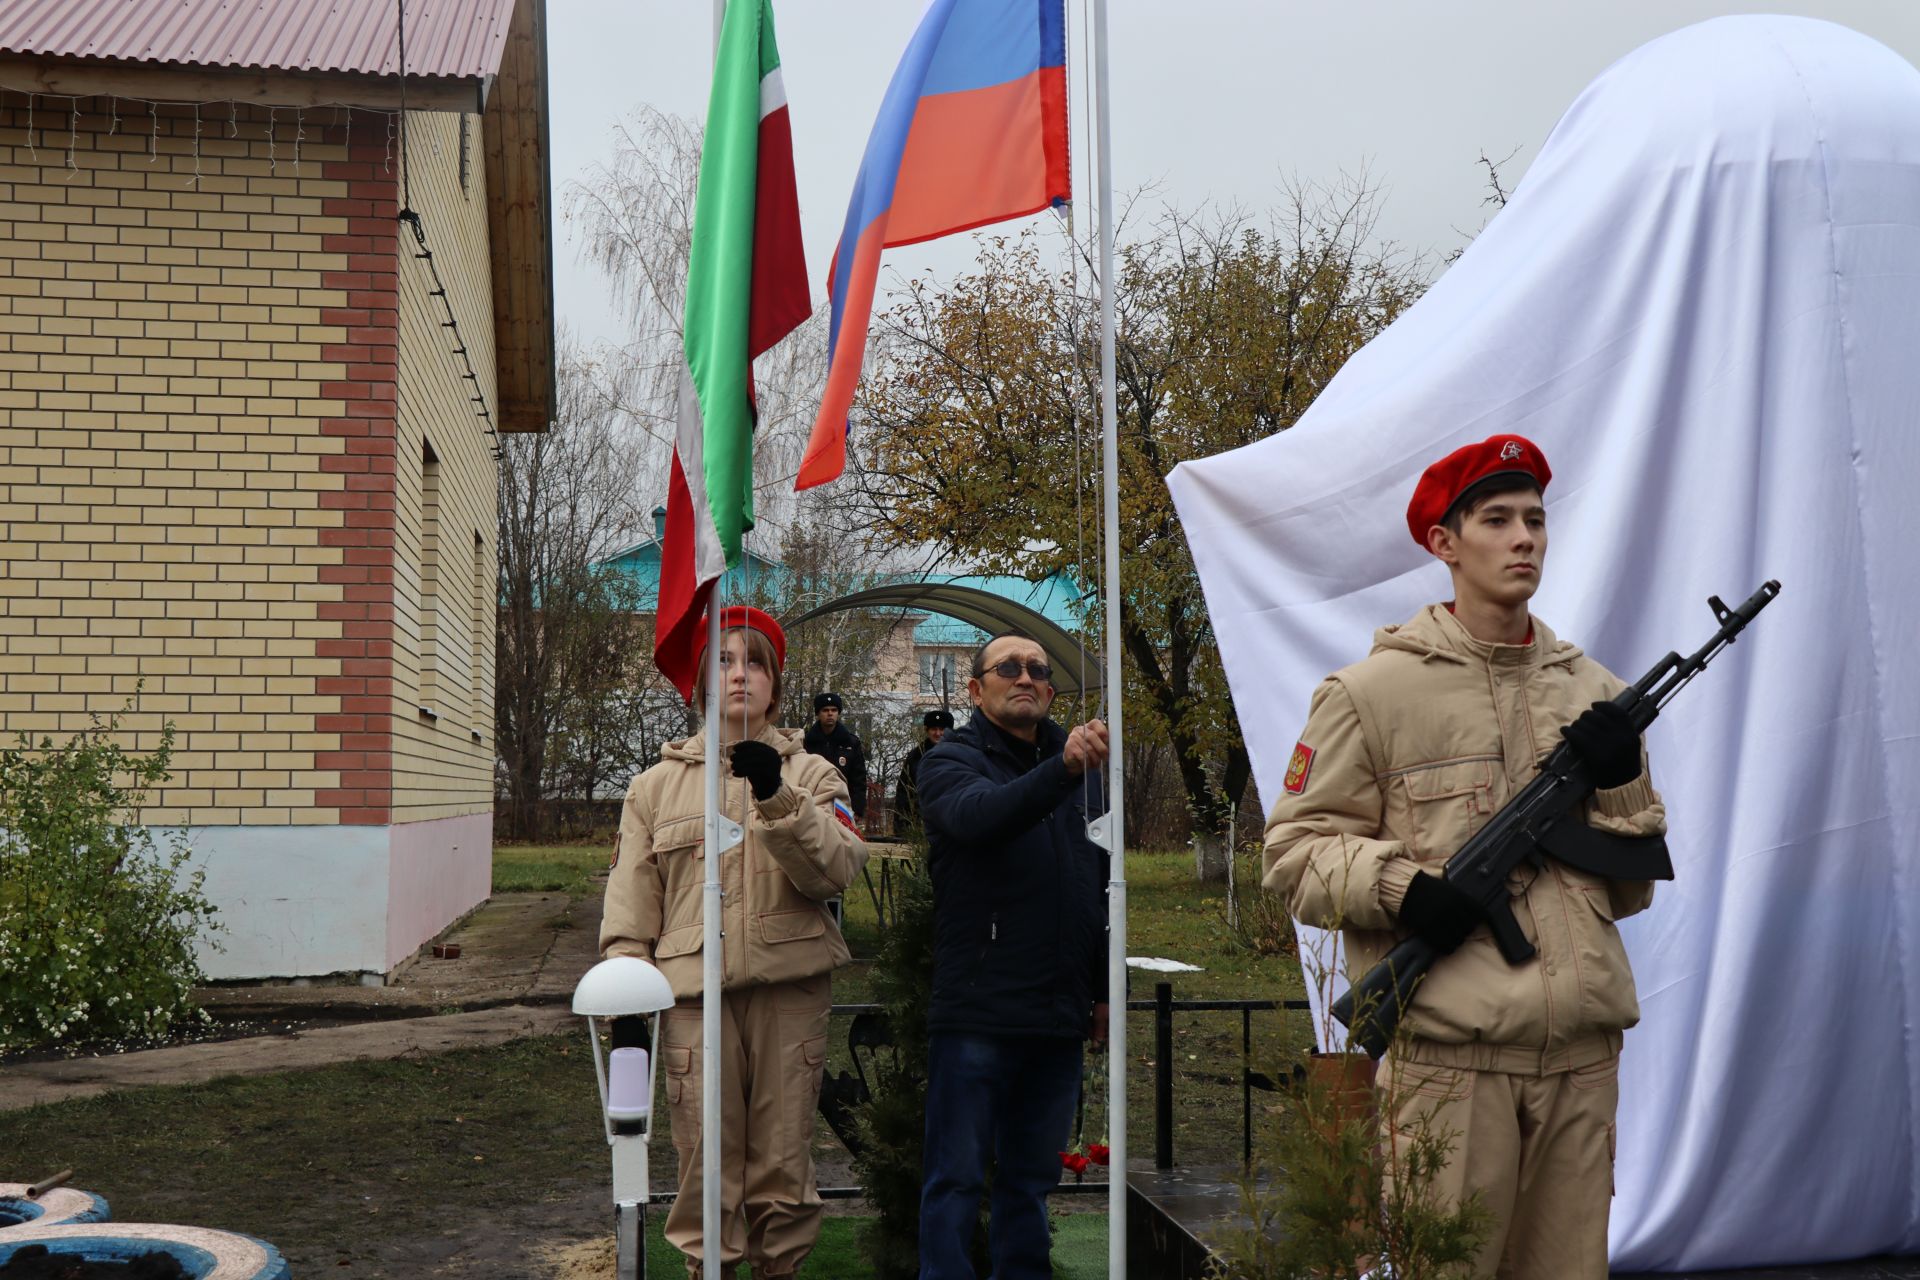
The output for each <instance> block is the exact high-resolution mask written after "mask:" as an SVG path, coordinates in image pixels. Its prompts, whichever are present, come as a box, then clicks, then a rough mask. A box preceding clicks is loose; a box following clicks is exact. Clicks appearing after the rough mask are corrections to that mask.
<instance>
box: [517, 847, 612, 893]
mask: <svg viewBox="0 0 1920 1280" xmlns="http://www.w3.org/2000/svg"><path fill="white" fill-rule="evenodd" d="M612 856H613V842H612V841H610V840H609V841H607V842H605V843H592V844H496V845H494V846H493V891H494V892H495V893H555V892H561V891H564V892H567V893H571V894H574V895H576V896H580V895H585V894H599V893H601V892H602V891H603V889H604V887H605V884H606V879H605V877H606V874H607V862H608V860H609V859H610V858H611V857H612ZM596 876H598V877H600V879H599V880H597V881H596V880H595V878H594V877H596Z"/></svg>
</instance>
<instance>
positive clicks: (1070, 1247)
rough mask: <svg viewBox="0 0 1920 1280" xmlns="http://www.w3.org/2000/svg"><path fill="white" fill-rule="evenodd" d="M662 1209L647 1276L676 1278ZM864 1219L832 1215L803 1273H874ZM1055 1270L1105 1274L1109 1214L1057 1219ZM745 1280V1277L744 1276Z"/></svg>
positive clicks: (851, 1276)
mask: <svg viewBox="0 0 1920 1280" xmlns="http://www.w3.org/2000/svg"><path fill="white" fill-rule="evenodd" d="M665 1220H666V1212H665V1210H664V1209H655V1210H654V1211H653V1212H652V1213H651V1214H650V1215H648V1218H647V1274H648V1275H650V1276H664V1277H674V1278H676V1280H677V1277H679V1276H680V1275H681V1274H682V1272H683V1271H684V1270H685V1267H686V1263H685V1262H683V1261H682V1260H681V1257H680V1251H679V1250H677V1249H675V1248H674V1247H673V1246H672V1245H670V1244H668V1243H667V1242H666V1239H665V1237H663V1236H662V1235H661V1234H660V1232H661V1224H662V1223H663V1222H664V1221H665ZM863 1222H864V1219H861V1218H852V1217H847V1218H828V1219H827V1221H826V1225H825V1226H824V1227H823V1228H822V1229H821V1231H820V1243H819V1244H818V1245H816V1246H815V1247H814V1250H813V1254H812V1256H811V1257H809V1258H808V1259H807V1264H806V1266H804V1267H802V1268H801V1270H800V1274H801V1275H803V1276H820V1277H823V1278H824V1277H832V1278H833V1280H842V1278H844V1280H865V1278H866V1277H869V1276H871V1275H873V1269H872V1268H871V1267H869V1266H868V1265H867V1260H866V1258H865V1257H864V1256H863V1255H862V1254H861V1252H860V1240H859V1234H860V1227H861V1225H862V1223H863ZM1053 1224H1054V1232H1053V1274H1054V1276H1055V1280H1092V1278H1093V1277H1096V1276H1105V1275H1106V1274H1107V1215H1106V1214H1104V1213H1072V1214H1066V1215H1064V1216H1061V1217H1056V1218H1055V1219H1054V1220H1053ZM743 1280H744V1277H743Z"/></svg>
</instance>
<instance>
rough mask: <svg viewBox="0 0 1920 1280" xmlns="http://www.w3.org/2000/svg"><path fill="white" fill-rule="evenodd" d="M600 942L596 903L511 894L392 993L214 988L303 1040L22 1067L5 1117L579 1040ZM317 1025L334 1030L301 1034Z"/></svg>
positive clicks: (233, 1006)
mask: <svg viewBox="0 0 1920 1280" xmlns="http://www.w3.org/2000/svg"><path fill="white" fill-rule="evenodd" d="M599 936H600V900H599V898H598V897H597V896H596V897H589V898H582V899H570V898H568V897H567V895H566V894H563V893H508V894H500V895H497V896H495V897H494V898H492V899H491V900H489V901H488V902H487V903H486V904H485V905H484V906H482V907H481V908H480V909H479V910H478V911H476V912H474V914H473V915H472V916H470V917H468V918H467V919H466V920H465V921H463V922H461V923H460V924H459V925H458V926H456V927H455V928H454V930H453V931H452V932H451V933H450V934H448V936H447V937H446V939H445V941H447V942H454V943H458V944H459V946H460V957H459V959H457V960H435V959H432V958H431V955H430V953H429V954H423V955H422V956H420V957H418V958H416V959H414V960H413V961H411V962H409V963H408V964H406V965H404V966H402V967H401V969H400V970H399V971H398V972H397V973H396V974H395V975H394V978H393V981H392V982H390V983H389V984H388V985H387V986H384V987H361V986H326V985H317V984H305V985H297V986H296V985H286V986H265V987H262V986H248V987H207V988H203V989H202V990H201V991H200V992H199V993H198V994H199V997H200V1000H201V1003H202V1004H203V1005H205V1006H206V1007H207V1008H208V1009H209V1010H210V1011H212V1012H213V1013H215V1014H216V1015H218V1016H220V1017H222V1018H230V1017H238V1018H245V1019H247V1020H249V1021H253V1022H259V1023H262V1024H267V1023H271V1022H274V1021H280V1022H285V1023H288V1024H291V1026H292V1029H290V1030H288V1031H284V1032H280V1033H277V1034H265V1035H258V1036H249V1037H246V1038H244V1039H236V1040H223V1041H217V1042H214V1043H210V1044H186V1045H175V1046H172V1047H169V1048H164V1049H144V1050H138V1051H135V1052H132V1053H116V1054H103V1055H100V1056H98V1057H86V1058H68V1059H64V1060H60V1061H53V1062H33V1063H21V1064H17V1065H12V1066H9V1067H7V1068H6V1069H5V1070H4V1071H0V1111H12V1110H17V1109H19V1108H21V1107H32V1106H39V1105H41V1104H42V1103H49V1102H63V1101H66V1100H68V1099H71V1098H85V1097H90V1096H92V1095H94V1094H100V1093H108V1092H111V1091H113V1090H117V1089H137V1088H144V1087H148V1086H152V1085H177V1084H198V1083H201V1082H203V1081H207V1080H213V1079H217V1078H219V1077H221V1076H250V1075H270V1074H272V1073H274V1072H279V1071H297V1070H300V1069H301V1068H305V1067H322V1066H328V1065H330V1064H332V1063H336V1062H360V1061H372V1060H377V1059H383V1058H401V1057H408V1056H412V1055H421V1054H431V1053H445V1052H447V1051H448V1050H451V1049H468V1048H477V1047H481V1046H485V1045H494V1044H502V1043H505V1042H506V1041H508V1040H516V1039H520V1038H521V1037H524V1036H539V1035H552V1034H555V1033H559V1032H565V1031H569V1030H572V1029H574V1028H576V1027H577V1026H579V1021H578V1019H576V1018H575V1017H574V1016H573V1014H572V1013H571V1012H570V1011H569V1009H568V1007H567V1006H568V1001H569V999H570V997H571V996H572V994H573V987H574V984H575V983H576V982H578V981H579V980H580V975H581V974H583V973H585V972H586V971H587V970H588V969H589V968H590V967H592V965H593V963H594V961H595V960H596V959H598V954H597V949H598V945H599ZM307 1022H320V1023H325V1024H333V1025H318V1026H304V1027H303V1026H302V1025H301V1024H303V1023H307Z"/></svg>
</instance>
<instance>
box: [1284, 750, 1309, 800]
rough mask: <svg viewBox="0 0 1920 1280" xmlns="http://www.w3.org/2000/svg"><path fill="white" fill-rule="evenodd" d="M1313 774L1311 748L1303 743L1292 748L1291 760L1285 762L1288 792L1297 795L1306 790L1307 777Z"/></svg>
mask: <svg viewBox="0 0 1920 1280" xmlns="http://www.w3.org/2000/svg"><path fill="white" fill-rule="evenodd" d="M1312 772H1313V748H1312V747H1310V746H1308V745H1307V744H1306V743H1304V742H1296V743H1295V744H1294V746H1293V759H1291V760H1289V761H1287V782H1286V787H1287V790H1288V791H1289V792H1291V793H1292V794H1294V795H1296V796H1297V795H1299V794H1300V793H1301V792H1303V791H1305V790H1306V789H1307V775H1308V774H1310V773H1312Z"/></svg>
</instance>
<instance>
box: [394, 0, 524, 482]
mask: <svg viewBox="0 0 1920 1280" xmlns="http://www.w3.org/2000/svg"><path fill="white" fill-rule="evenodd" d="M394 8H395V10H396V17H397V19H398V26H399V35H400V110H399V112H398V115H399V131H400V212H399V214H398V215H396V216H397V217H398V218H399V220H400V221H401V222H404V223H406V224H407V226H408V227H409V228H411V229H412V231H413V240H414V244H415V245H416V246H417V248H416V249H415V250H414V254H413V256H414V258H415V259H416V260H418V261H420V262H424V263H426V264H427V274H428V275H429V276H431V277H432V278H433V288H432V289H430V290H428V291H427V296H428V297H430V298H438V299H440V306H441V308H442V309H443V310H445V311H446V313H447V318H446V319H445V320H443V321H441V322H440V327H441V328H442V329H451V330H453V354H454V355H456V356H459V357H460V363H461V364H462V365H463V366H464V367H465V372H463V373H462V374H461V375H460V377H461V380H462V381H464V382H467V383H470V384H471V385H472V387H473V394H472V395H470V396H468V397H467V401H468V403H470V404H472V405H473V406H474V409H473V415H474V417H476V418H479V419H480V420H481V422H483V423H485V424H486V426H485V428H484V429H485V431H486V433H487V436H488V438H489V439H491V440H492V441H493V444H492V446H491V448H492V452H493V460H494V461H495V462H499V461H500V460H501V459H502V458H503V457H505V456H506V455H505V453H504V452H503V451H502V450H501V448H500V433H499V432H498V431H497V430H495V428H494V421H493V411H492V410H491V409H489V408H488V407H487V397H486V396H485V395H484V394H482V393H481V390H480V374H479V373H478V372H477V371H476V370H475V369H474V367H473V354H472V352H470V351H468V350H467V340H466V338H465V336H463V335H462V334H461V332H460V317H459V316H456V315H455V314H453V299H452V298H449V297H448V296H447V282H446V281H444V280H442V279H441V278H440V265H439V264H438V263H437V262H435V261H434V258H433V249H432V248H431V247H429V246H428V244H427V224H426V223H425V222H423V221H421V218H420V215H419V214H418V213H415V212H414V209H413V192H412V186H411V182H410V179H411V177H412V173H413V166H412V165H410V164H408V163H407V0H394ZM463 127H464V126H463ZM393 131H394V123H393V121H392V120H391V119H389V120H388V122H387V137H388V141H389V145H391V141H392V138H393Z"/></svg>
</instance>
